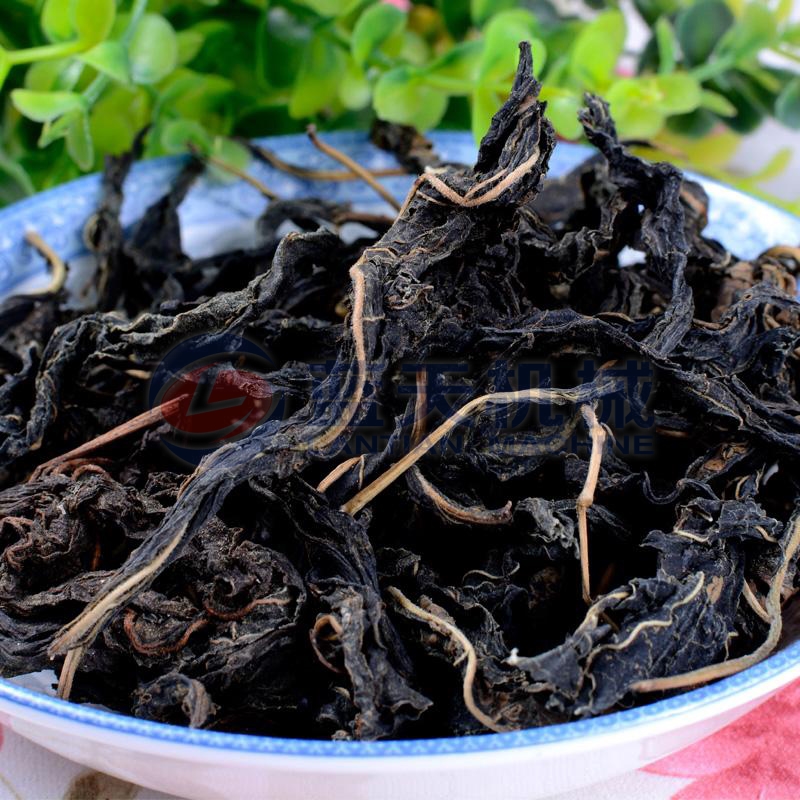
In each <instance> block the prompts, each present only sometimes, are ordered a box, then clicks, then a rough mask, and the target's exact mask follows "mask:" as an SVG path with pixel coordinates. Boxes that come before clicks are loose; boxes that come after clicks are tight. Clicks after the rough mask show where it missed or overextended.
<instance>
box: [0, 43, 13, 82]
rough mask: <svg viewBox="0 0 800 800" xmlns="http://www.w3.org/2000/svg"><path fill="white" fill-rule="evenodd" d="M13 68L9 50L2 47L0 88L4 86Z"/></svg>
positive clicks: (0, 50) (0, 55)
mask: <svg viewBox="0 0 800 800" xmlns="http://www.w3.org/2000/svg"><path fill="white" fill-rule="evenodd" d="M10 69H11V62H10V61H9V59H8V52H7V51H6V50H5V48H3V47H0V89H2V88H3V84H4V83H5V80H6V76H7V75H8V72H9V70H10Z"/></svg>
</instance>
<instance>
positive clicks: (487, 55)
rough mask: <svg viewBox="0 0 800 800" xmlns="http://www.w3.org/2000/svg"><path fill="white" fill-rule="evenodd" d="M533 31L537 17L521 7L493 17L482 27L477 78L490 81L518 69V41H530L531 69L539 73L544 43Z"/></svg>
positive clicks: (543, 58) (484, 82)
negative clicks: (481, 45)
mask: <svg viewBox="0 0 800 800" xmlns="http://www.w3.org/2000/svg"><path fill="white" fill-rule="evenodd" d="M536 32H537V25H536V18H535V17H534V16H533V14H531V13H530V12H529V11H525V10H524V9H516V10H513V11H501V12H500V13H499V14H497V15H495V16H494V17H492V19H491V20H490V21H489V23H488V24H487V25H486V28H485V29H484V36H483V54H482V56H481V61H480V65H479V67H478V80H479V81H480V82H481V83H483V84H489V83H494V82H496V81H501V80H503V79H504V78H509V77H510V76H512V75H513V74H514V72H515V71H516V69H517V62H518V61H519V43H520V42H521V41H527V42H530V43H531V51H532V54H533V62H534V64H533V71H534V73H535V74H538V73H539V72H540V71H541V69H542V67H543V66H544V62H545V59H546V57H547V53H546V52H545V45H544V43H543V42H542V41H540V40H539V39H537V38H536Z"/></svg>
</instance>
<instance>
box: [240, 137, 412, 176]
mask: <svg viewBox="0 0 800 800" xmlns="http://www.w3.org/2000/svg"><path fill="white" fill-rule="evenodd" d="M250 150H251V151H252V152H253V153H255V155H256V156H257V157H258V158H260V159H262V160H263V161H266V162H267V163H268V164H270V165H271V166H273V167H275V169H278V170H280V171H281V172H286V173H288V174H289V175H294V176H295V177H296V178H303V179H305V180H312V181H360V180H361V179H362V178H361V175H358V174H357V173H355V172H353V171H352V170H350V169H309V168H308V167H300V166H297V165H296V164H290V163H289V162H288V161H284V160H283V159H282V158H280V157H279V156H277V155H276V154H275V153H273V152H272V151H271V150H268V149H267V148H266V147H261V146H260V145H257V144H251V145H250ZM368 172H369V174H370V175H371V176H372V177H373V178H391V177H399V176H403V175H408V171H407V170H405V169H403V168H402V167H390V168H389V169H371V170H368Z"/></svg>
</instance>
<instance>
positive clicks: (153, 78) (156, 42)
mask: <svg viewBox="0 0 800 800" xmlns="http://www.w3.org/2000/svg"><path fill="white" fill-rule="evenodd" d="M128 58H129V59H130V65H131V77H132V78H133V80H134V82H135V83H143V84H151V83H158V82H159V81H160V80H162V79H163V78H165V77H166V76H167V75H169V74H170V72H172V70H174V69H175V66H176V65H177V63H178V40H177V37H176V36H175V31H174V29H173V27H172V25H170V24H169V22H167V20H166V19H164V17H162V16H160V15H158V14H145V15H144V16H143V17H142V19H141V21H140V22H139V24H138V25H137V26H136V30H135V31H134V34H133V37H132V38H131V42H130V45H129V47H128Z"/></svg>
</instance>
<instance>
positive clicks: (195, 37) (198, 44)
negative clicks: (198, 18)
mask: <svg viewBox="0 0 800 800" xmlns="http://www.w3.org/2000/svg"><path fill="white" fill-rule="evenodd" d="M176 36H177V39H178V64H188V63H189V62H190V61H191V60H192V59H193V58H194V57H195V56H196V55H197V54H198V53H199V52H200V50H201V49H202V47H203V44H204V43H205V40H206V37H205V36H204V35H203V33H202V32H201V31H198V30H192V29H187V30H184V31H178V33H177V34H176Z"/></svg>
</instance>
